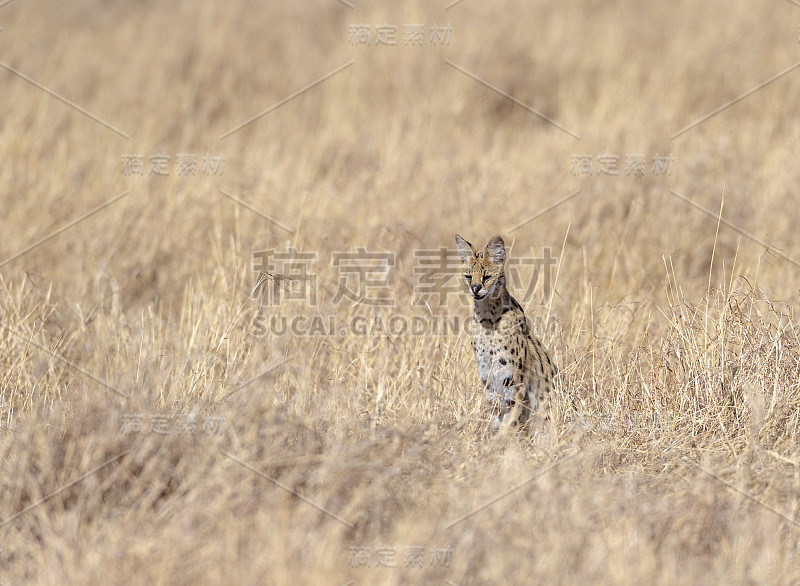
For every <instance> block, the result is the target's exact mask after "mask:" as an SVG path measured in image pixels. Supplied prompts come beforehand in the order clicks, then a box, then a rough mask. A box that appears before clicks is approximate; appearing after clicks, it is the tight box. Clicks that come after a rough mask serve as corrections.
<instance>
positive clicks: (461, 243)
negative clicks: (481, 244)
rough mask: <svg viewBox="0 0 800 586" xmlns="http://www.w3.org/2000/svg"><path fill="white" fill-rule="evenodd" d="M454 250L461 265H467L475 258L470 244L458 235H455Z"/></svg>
mask: <svg viewBox="0 0 800 586" xmlns="http://www.w3.org/2000/svg"><path fill="white" fill-rule="evenodd" d="M456 248H457V249H458V258H460V259H461V262H462V263H464V264H469V263H470V262H472V259H474V258H475V249H474V248H472V244H470V243H469V242H467V241H466V240H464V239H463V238H462V237H461V236H459V235H458V234H456Z"/></svg>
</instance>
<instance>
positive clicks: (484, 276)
mask: <svg viewBox="0 0 800 586" xmlns="http://www.w3.org/2000/svg"><path fill="white" fill-rule="evenodd" d="M488 280H489V275H483V281H481V282H482V283H483V284H484V285H485V284H486V281H488Z"/></svg>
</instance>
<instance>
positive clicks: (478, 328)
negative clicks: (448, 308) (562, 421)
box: [456, 234, 556, 428]
mask: <svg viewBox="0 0 800 586" xmlns="http://www.w3.org/2000/svg"><path fill="white" fill-rule="evenodd" d="M456 246H457V248H458V256H459V258H460V259H461V263H462V265H463V269H464V281H465V282H466V286H467V291H468V293H469V294H470V295H471V296H472V298H473V299H474V300H475V321H474V323H472V324H471V334H472V349H473V350H474V351H475V359H476V361H477V363H478V371H479V372H480V376H481V381H483V385H484V388H485V389H486V394H487V397H488V399H489V403H490V404H491V406H492V408H493V410H494V413H495V414H496V419H495V421H494V424H495V428H497V427H500V426H501V425H502V424H503V423H508V424H510V425H511V426H515V425H520V426H522V425H525V424H526V423H527V422H528V420H529V419H530V417H531V415H532V414H533V413H536V412H537V411H538V412H541V413H543V414H544V418H547V416H548V412H549V408H550V394H551V391H552V390H553V385H554V384H555V376H556V368H555V365H554V364H553V361H552V360H551V359H550V355H549V354H548V352H547V350H546V349H545V347H544V346H543V345H542V343H541V342H540V341H539V340H538V339H537V338H536V336H535V335H533V334H532V333H531V330H530V327H529V326H528V322H527V320H526V319H525V312H524V311H523V310H522V307H521V306H520V304H519V303H517V300H516V299H514V298H513V297H512V296H511V293H509V292H508V289H507V288H506V275H505V261H506V248H505V243H504V242H503V239H502V238H501V237H500V236H495V237H494V238H492V239H491V240H489V244H487V245H486V248H485V249H484V250H475V249H474V248H473V247H472V245H471V244H470V243H469V242H467V241H466V240H464V239H463V238H462V237H461V236H459V235H458V234H456Z"/></svg>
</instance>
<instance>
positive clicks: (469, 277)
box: [464, 275, 472, 281]
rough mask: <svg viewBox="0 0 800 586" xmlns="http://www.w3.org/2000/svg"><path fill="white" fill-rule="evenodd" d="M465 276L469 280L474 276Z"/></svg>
mask: <svg viewBox="0 0 800 586" xmlns="http://www.w3.org/2000/svg"><path fill="white" fill-rule="evenodd" d="M464 278H465V279H466V280H467V281H469V280H470V279H471V278H472V275H464Z"/></svg>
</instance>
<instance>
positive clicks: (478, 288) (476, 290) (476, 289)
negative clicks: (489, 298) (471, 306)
mask: <svg viewBox="0 0 800 586" xmlns="http://www.w3.org/2000/svg"><path fill="white" fill-rule="evenodd" d="M470 288H471V289H472V294H473V295H477V294H478V291H480V290H481V286H480V285H472V287H470Z"/></svg>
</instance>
